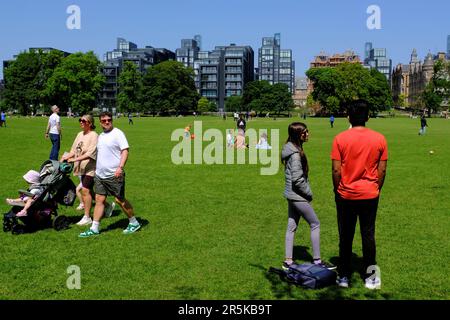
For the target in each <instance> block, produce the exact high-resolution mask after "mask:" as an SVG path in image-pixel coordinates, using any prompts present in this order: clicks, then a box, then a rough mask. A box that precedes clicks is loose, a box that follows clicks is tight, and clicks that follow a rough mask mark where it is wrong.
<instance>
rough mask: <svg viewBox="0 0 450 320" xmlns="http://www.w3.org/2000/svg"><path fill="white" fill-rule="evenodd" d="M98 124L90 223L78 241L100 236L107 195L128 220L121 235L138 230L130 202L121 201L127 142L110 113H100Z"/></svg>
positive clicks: (123, 189)
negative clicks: (92, 210) (91, 219)
mask: <svg viewBox="0 0 450 320" xmlns="http://www.w3.org/2000/svg"><path fill="white" fill-rule="evenodd" d="M100 123H101V126H102V128H103V132H102V133H101V134H100V136H99V137H98V143H97V167H96V170H95V178H94V191H95V208H94V222H92V226H91V228H90V229H89V230H87V231H85V232H82V233H80V235H79V237H81V238H86V237H90V236H95V235H98V234H100V232H99V226H100V220H101V219H102V217H103V212H104V208H105V201H106V197H107V196H108V195H111V196H113V197H114V198H115V201H116V202H117V203H118V204H119V206H120V207H121V208H122V210H123V212H124V213H125V214H126V215H127V217H128V219H129V224H128V227H127V228H126V229H125V230H123V233H124V234H130V233H134V232H135V231H137V230H139V229H140V228H141V225H140V223H139V222H138V221H137V219H136V217H135V216H134V209H133V207H132V205H131V203H130V202H129V201H128V200H127V199H126V198H125V171H124V167H125V164H126V162H127V159H128V151H129V145H128V141H127V139H126V137H125V134H124V133H123V132H122V131H121V130H120V129H117V128H114V126H113V118H112V114H111V113H110V112H102V113H101V114H100Z"/></svg>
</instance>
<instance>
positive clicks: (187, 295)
mask: <svg viewBox="0 0 450 320" xmlns="http://www.w3.org/2000/svg"><path fill="white" fill-rule="evenodd" d="M175 290H176V291H177V296H179V297H180V298H179V300H200V298H199V295H200V290H199V289H198V288H195V287H191V286H181V287H176V288H175Z"/></svg>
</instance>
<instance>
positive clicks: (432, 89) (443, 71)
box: [421, 60, 450, 116]
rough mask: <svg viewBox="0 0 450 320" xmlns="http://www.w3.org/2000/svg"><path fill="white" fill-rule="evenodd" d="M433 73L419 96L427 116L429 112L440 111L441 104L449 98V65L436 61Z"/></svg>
mask: <svg viewBox="0 0 450 320" xmlns="http://www.w3.org/2000/svg"><path fill="white" fill-rule="evenodd" d="M433 71H434V73H433V77H432V78H431V80H430V82H429V83H428V84H427V86H426V87H425V90H424V91H423V93H422V95H421V101H422V102H423V103H424V104H425V106H426V107H427V109H428V116H430V115H431V112H438V111H440V110H441V109H442V106H443V102H444V101H448V99H449V98H450V73H449V72H450V63H449V62H445V61H442V60H437V61H436V62H435V63H434V68H433Z"/></svg>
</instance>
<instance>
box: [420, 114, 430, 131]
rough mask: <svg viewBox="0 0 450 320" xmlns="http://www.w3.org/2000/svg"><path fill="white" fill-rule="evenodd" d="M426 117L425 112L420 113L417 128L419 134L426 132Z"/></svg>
mask: <svg viewBox="0 0 450 320" xmlns="http://www.w3.org/2000/svg"><path fill="white" fill-rule="evenodd" d="M427 127H428V124H427V119H426V118H425V114H422V116H421V117H420V130H419V136H423V135H425V133H426V132H427Z"/></svg>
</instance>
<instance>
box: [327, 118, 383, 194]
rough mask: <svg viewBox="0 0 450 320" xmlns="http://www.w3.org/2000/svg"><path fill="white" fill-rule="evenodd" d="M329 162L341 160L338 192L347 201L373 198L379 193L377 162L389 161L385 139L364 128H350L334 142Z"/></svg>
mask: <svg viewBox="0 0 450 320" xmlns="http://www.w3.org/2000/svg"><path fill="white" fill-rule="evenodd" d="M331 159H332V160H339V161H341V182H340V183H339V187H338V190H337V191H338V193H339V195H340V196H341V197H342V198H344V199H347V200H363V199H374V198H377V197H378V196H379V194H380V191H379V190H378V163H379V162H380V160H381V161H385V160H387V159H388V151H387V143H386V139H385V138H384V136H383V135H382V134H380V133H378V132H376V131H373V130H370V129H368V128H364V127H358V128H353V129H349V130H347V131H344V132H342V133H340V134H338V135H337V136H336V137H335V138H334V141H333V148H332V150H331Z"/></svg>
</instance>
